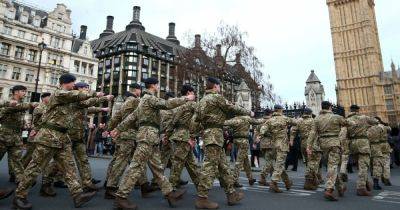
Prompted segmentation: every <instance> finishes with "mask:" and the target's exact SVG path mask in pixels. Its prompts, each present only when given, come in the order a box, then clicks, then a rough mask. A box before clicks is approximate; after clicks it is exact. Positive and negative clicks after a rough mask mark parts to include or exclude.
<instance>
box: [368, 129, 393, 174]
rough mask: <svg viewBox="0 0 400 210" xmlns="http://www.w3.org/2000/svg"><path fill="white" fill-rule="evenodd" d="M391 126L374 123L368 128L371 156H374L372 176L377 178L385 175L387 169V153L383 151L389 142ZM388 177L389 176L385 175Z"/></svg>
mask: <svg viewBox="0 0 400 210" xmlns="http://www.w3.org/2000/svg"><path fill="white" fill-rule="evenodd" d="M389 131H390V127H389V126H384V125H382V124H379V125H374V126H372V127H371V128H369V129H368V132H367V137H368V140H369V143H370V145H371V158H372V176H373V178H375V179H378V180H379V179H380V178H382V177H383V172H384V171H385V170H384V169H385V164H386V155H385V154H384V152H383V149H384V145H385V144H387V137H388V132H389ZM384 178H385V179H388V178H389V177H387V174H386V177H384Z"/></svg>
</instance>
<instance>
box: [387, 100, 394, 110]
mask: <svg viewBox="0 0 400 210" xmlns="http://www.w3.org/2000/svg"><path fill="white" fill-rule="evenodd" d="M385 102H386V109H387V110H394V104H393V99H386V100H385Z"/></svg>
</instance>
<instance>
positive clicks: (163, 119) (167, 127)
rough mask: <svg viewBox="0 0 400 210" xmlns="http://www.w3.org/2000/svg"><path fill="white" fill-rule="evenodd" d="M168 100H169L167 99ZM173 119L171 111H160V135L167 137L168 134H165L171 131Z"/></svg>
mask: <svg viewBox="0 0 400 210" xmlns="http://www.w3.org/2000/svg"><path fill="white" fill-rule="evenodd" d="M169 100H170V99H169ZM173 118H174V111H173V110H161V111H160V133H162V134H166V135H167V136H169V134H170V133H168V134H167V133H166V132H167V131H171V130H172V129H173V128H172V120H173Z"/></svg>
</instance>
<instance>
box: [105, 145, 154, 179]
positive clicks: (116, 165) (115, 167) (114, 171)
mask: <svg viewBox="0 0 400 210" xmlns="http://www.w3.org/2000/svg"><path fill="white" fill-rule="evenodd" d="M117 144H118V147H116V149H115V152H114V155H113V161H111V162H110V165H111V164H112V165H111V168H110V173H109V175H108V179H107V187H118V183H119V181H120V178H121V177H122V175H123V174H124V172H125V169H126V168H127V167H128V165H129V163H130V161H131V160H132V157H133V154H134V153H135V149H136V146H135V145H134V144H133V143H132V142H130V141H121V142H118V143H117ZM146 182H147V175H146V171H144V173H143V175H142V176H141V177H140V179H139V184H140V185H142V184H145V183H146Z"/></svg>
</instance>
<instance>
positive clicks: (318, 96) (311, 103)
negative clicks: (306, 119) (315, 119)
mask: <svg viewBox="0 0 400 210" xmlns="http://www.w3.org/2000/svg"><path fill="white" fill-rule="evenodd" d="M304 95H305V97H306V105H307V107H308V108H310V109H312V111H313V114H315V115H318V114H319V112H320V111H321V102H322V101H323V100H324V98H325V91H324V86H323V85H322V84H321V81H320V80H319V79H318V77H317V75H316V74H315V72H314V70H311V73H310V76H308V79H307V81H306V87H305V91H304Z"/></svg>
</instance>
